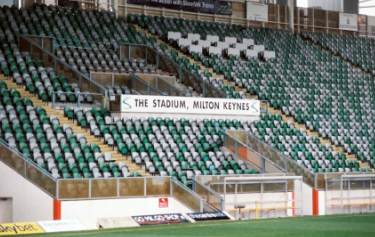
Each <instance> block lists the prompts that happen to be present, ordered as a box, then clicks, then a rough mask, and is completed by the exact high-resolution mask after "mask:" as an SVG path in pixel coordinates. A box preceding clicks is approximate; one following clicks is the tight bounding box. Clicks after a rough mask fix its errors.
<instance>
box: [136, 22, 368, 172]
mask: <svg viewBox="0 0 375 237" xmlns="http://www.w3.org/2000/svg"><path fill="white" fill-rule="evenodd" d="M135 27H136V29H137V30H138V31H141V32H143V33H144V34H145V35H147V36H150V37H153V38H156V39H157V42H158V43H159V45H166V46H167V47H170V48H172V46H171V45H170V44H168V42H165V41H164V40H163V39H161V38H160V37H158V36H157V35H154V34H152V33H150V32H149V31H148V30H146V29H143V28H141V27H139V26H138V25H135ZM177 51H178V55H179V56H181V57H185V58H187V59H188V60H189V61H190V62H191V63H193V64H196V65H199V66H200V68H201V69H203V70H208V71H209V72H210V73H211V74H212V77H213V78H214V79H216V80H223V81H224V83H225V84H226V85H232V86H233V87H234V88H235V89H236V91H237V92H242V93H243V94H245V96H246V98H249V99H258V100H259V98H258V96H257V95H251V94H249V93H247V92H246V89H244V88H241V87H239V86H237V85H235V83H234V82H230V81H228V80H226V79H225V78H224V75H222V74H217V73H215V72H214V70H213V69H212V68H209V67H206V66H205V65H203V64H202V63H201V62H199V61H197V60H195V59H193V58H192V57H191V56H190V55H188V54H184V53H183V52H181V51H180V50H177ZM261 108H262V109H263V110H265V111H268V112H269V113H271V114H274V115H275V114H277V115H280V116H281V117H282V119H283V121H285V122H287V123H290V124H291V125H292V126H293V127H295V128H297V129H299V130H300V131H302V132H305V133H306V134H307V135H309V136H311V137H316V138H318V139H319V141H320V143H321V144H324V145H326V144H328V145H329V146H331V147H332V149H333V150H334V151H336V152H342V153H344V154H345V156H346V157H347V159H348V160H355V161H358V162H359V164H360V167H361V168H368V169H369V168H370V166H369V164H368V163H367V162H363V161H360V160H358V159H357V158H356V157H355V156H354V155H353V154H349V153H347V152H345V150H344V148H343V147H341V146H336V145H335V144H333V143H332V141H331V140H329V139H325V138H323V137H321V136H320V135H319V134H318V133H317V132H315V131H313V130H310V129H308V128H307V127H306V125H305V124H303V123H298V122H297V121H296V120H295V119H294V118H293V117H292V116H288V115H286V114H284V113H283V112H282V111H281V110H279V109H275V108H273V107H272V106H271V105H270V104H269V103H268V102H267V101H262V102H261Z"/></svg>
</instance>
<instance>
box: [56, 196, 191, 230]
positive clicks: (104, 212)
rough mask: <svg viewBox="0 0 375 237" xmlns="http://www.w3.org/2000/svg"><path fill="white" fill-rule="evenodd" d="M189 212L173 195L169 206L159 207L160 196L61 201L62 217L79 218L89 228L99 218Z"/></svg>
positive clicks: (95, 224) (94, 226) (95, 225)
mask: <svg viewBox="0 0 375 237" xmlns="http://www.w3.org/2000/svg"><path fill="white" fill-rule="evenodd" d="M188 212H191V210H190V209H189V208H187V207H186V206H185V205H183V204H181V203H180V202H179V201H177V200H175V199H174V198H172V197H168V208H159V197H149V198H127V199H107V200H84V201H62V202H61V218H62V219H72V218H73V219H78V220H80V222H81V223H82V224H83V225H85V226H86V228H88V229H94V228H97V222H98V219H99V218H111V217H128V216H137V215H152V214H164V213H188Z"/></svg>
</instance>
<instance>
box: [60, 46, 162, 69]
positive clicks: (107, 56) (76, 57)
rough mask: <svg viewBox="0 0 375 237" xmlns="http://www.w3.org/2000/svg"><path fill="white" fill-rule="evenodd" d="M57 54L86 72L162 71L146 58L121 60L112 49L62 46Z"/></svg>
mask: <svg viewBox="0 0 375 237" xmlns="http://www.w3.org/2000/svg"><path fill="white" fill-rule="evenodd" d="M55 54H56V56H58V57H59V58H61V59H62V61H64V62H66V63H68V64H69V65H71V66H72V67H73V68H76V69H78V70H80V71H81V72H82V73H84V74H89V73H90V71H98V72H116V73H159V74H160V73H161V71H157V69H156V67H155V65H152V64H146V62H145V60H144V59H133V60H129V61H123V60H120V58H119V56H118V54H116V53H115V52H112V51H111V50H95V49H92V48H73V47H60V48H58V49H56V50H55Z"/></svg>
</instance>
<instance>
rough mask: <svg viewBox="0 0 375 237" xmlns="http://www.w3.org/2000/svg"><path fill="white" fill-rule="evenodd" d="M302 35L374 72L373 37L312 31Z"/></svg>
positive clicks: (374, 48) (374, 46)
mask: <svg viewBox="0 0 375 237" xmlns="http://www.w3.org/2000/svg"><path fill="white" fill-rule="evenodd" d="M303 35H304V36H305V37H309V38H311V39H312V40H313V41H314V42H315V43H318V44H320V45H322V46H324V47H327V48H329V49H330V50H332V51H333V52H334V53H336V54H340V56H342V57H343V58H345V59H347V60H349V61H351V62H353V63H354V64H357V65H359V66H361V67H362V68H364V69H365V70H368V71H370V72H372V73H373V74H375V55H374V53H373V52H375V40H374V39H370V38H366V37H357V36H349V35H336V34H326V33H312V32H304V33H303Z"/></svg>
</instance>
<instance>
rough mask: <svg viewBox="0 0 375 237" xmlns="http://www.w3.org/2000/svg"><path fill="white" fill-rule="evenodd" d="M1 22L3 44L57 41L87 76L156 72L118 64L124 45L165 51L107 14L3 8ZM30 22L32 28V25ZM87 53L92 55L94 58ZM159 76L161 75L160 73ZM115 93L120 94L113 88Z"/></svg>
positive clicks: (68, 59) (138, 65)
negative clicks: (25, 37)
mask: <svg viewBox="0 0 375 237" xmlns="http://www.w3.org/2000/svg"><path fill="white" fill-rule="evenodd" d="M0 19H2V23H1V27H0V40H4V41H8V42H10V43H12V42H15V35H16V34H18V33H21V34H31V35H41V36H51V37H54V38H55V42H54V46H55V47H56V54H57V55H58V56H59V57H61V58H63V59H64V60H65V61H66V62H68V63H69V64H70V65H72V66H73V67H76V68H78V69H80V70H81V71H82V72H86V73H87V72H88V70H90V69H92V68H93V69H97V70H104V71H108V70H109V71H111V70H112V71H120V72H122V71H129V72H131V71H133V72H137V71H139V72H151V73H153V72H154V71H155V68H154V66H153V65H146V64H145V63H144V62H142V61H137V62H135V61H133V62H119V61H118V60H117V59H116V58H117V57H118V56H116V55H115V54H114V52H118V47H119V45H120V44H121V43H133V44H146V45H150V46H151V47H155V48H156V49H158V50H159V52H161V53H163V49H160V48H159V47H158V46H157V44H156V43H155V42H156V40H155V39H154V38H149V37H146V36H145V35H143V34H141V33H139V32H137V31H136V30H135V29H134V27H131V26H129V25H128V24H127V23H125V21H124V20H122V19H117V18H115V17H114V15H113V14H110V13H108V12H96V11H81V10H78V9H69V8H59V7H52V6H49V7H47V6H40V5H35V6H34V7H32V8H31V9H29V10H25V9H21V10H18V9H16V8H8V7H3V8H0ZM31 21H32V22H33V24H30V22H31ZM10 26H15V27H10ZM78 48H80V49H78ZM88 51H90V52H92V56H90V55H91V53H90V52H88ZM68 52H70V53H68ZM94 52H95V53H94ZM169 53H170V52H169ZM85 54H86V56H85ZM69 55H71V56H69ZM100 55H102V56H100ZM87 56H88V57H87ZM175 56H176V57H177V55H175ZM82 62H83V63H82ZM186 63H187V62H186ZM156 72H157V73H159V74H160V73H162V72H160V71H159V70H157V71H156ZM194 73H195V74H196V75H198V76H199V77H202V78H203V77H205V75H203V73H202V72H199V68H195V70H194ZM220 86H221V87H224V85H220ZM112 91H113V92H116V91H118V90H117V89H116V88H113V89H112ZM234 94H235V93H234ZM236 97H239V95H236Z"/></svg>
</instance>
